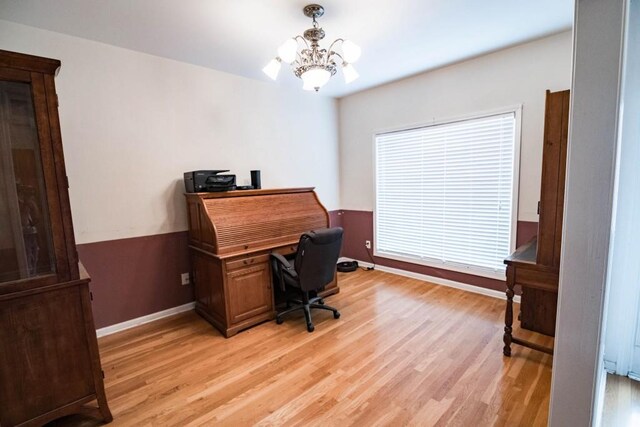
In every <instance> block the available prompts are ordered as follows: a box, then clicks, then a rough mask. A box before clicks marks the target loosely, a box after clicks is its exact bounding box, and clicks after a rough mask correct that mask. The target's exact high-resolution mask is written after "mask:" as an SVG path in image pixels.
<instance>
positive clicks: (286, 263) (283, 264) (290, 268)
mask: <svg viewBox="0 0 640 427" xmlns="http://www.w3.org/2000/svg"><path fill="white" fill-rule="evenodd" d="M271 258H273V259H274V260H276V261H277V262H278V264H279V265H280V268H284V270H285V271H286V272H287V274H289V275H291V276H293V277H298V273H296V270H295V269H294V268H293V266H292V265H291V264H290V263H289V260H287V259H286V258H285V257H284V256H282V255H280V254H278V253H272V254H271Z"/></svg>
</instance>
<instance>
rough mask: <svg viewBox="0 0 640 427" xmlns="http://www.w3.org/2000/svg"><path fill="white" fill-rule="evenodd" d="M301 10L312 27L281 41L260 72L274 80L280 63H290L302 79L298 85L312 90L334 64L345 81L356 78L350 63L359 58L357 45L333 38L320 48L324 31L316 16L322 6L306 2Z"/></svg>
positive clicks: (324, 81)
mask: <svg viewBox="0 0 640 427" xmlns="http://www.w3.org/2000/svg"><path fill="white" fill-rule="evenodd" d="M303 12H304V14H305V15H306V16H308V17H309V18H311V19H312V20H313V28H309V29H308V30H306V31H305V32H304V34H303V35H302V36H300V35H298V36H295V37H294V38H291V39H288V40H287V41H285V42H284V43H283V44H282V45H281V46H280V47H279V48H278V56H277V57H275V58H274V59H272V60H271V61H270V62H269V63H268V64H267V65H266V66H265V67H264V68H263V69H262V71H263V72H264V73H265V74H266V75H267V76H269V77H270V78H272V79H273V80H276V79H277V78H278V74H279V72H280V68H281V67H282V63H283V62H285V63H287V64H291V68H292V69H293V73H294V74H295V76H296V77H299V78H300V79H302V83H303V85H302V88H303V89H304V90H315V91H316V92H317V91H318V90H319V89H320V88H321V87H322V86H324V85H325V84H327V82H328V81H329V80H330V79H331V76H333V75H334V74H336V71H337V68H338V66H341V67H342V73H343V74H344V80H345V82H346V83H351V82H352V81H354V80H355V79H357V78H358V77H359V74H358V72H357V71H356V69H355V68H354V67H353V63H354V62H356V61H357V60H358V59H359V58H360V54H361V50H360V47H358V46H357V45H356V44H355V43H353V42H352V41H350V40H344V39H336V40H335V41H334V42H333V43H331V45H330V46H329V48H328V49H322V48H321V47H320V43H319V42H320V40H322V39H324V36H325V34H324V30H323V29H322V28H320V26H319V25H318V22H317V21H316V18H319V17H321V16H322V15H324V8H323V7H322V6H320V5H317V4H310V5H308V6H305V8H304V9H303Z"/></svg>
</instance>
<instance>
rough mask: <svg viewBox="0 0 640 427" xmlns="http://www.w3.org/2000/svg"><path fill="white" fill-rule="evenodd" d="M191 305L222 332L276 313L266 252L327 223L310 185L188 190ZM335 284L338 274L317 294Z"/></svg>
mask: <svg viewBox="0 0 640 427" xmlns="http://www.w3.org/2000/svg"><path fill="white" fill-rule="evenodd" d="M186 198H187V212H188V218H189V248H190V253H191V275H192V278H193V282H194V285H195V293H196V312H197V313H199V314H200V315H201V316H202V317H204V318H205V319H206V320H208V321H209V322H210V323H211V324H212V325H213V326H215V327H216V328H218V329H219V330H220V331H221V332H222V333H223V334H224V335H225V336H226V337H230V336H232V335H235V334H236V333H238V332H239V331H241V330H243V329H246V328H249V327H251V326H253V325H256V324H258V323H260V322H264V321H265V320H270V319H274V318H275V303H276V301H275V297H274V288H273V285H272V271H271V262H270V256H269V255H270V253H272V252H277V253H280V254H282V255H285V256H286V255H291V254H294V253H295V252H296V248H297V244H298V240H299V239H300V236H301V235H302V233H304V232H307V231H310V230H314V229H319V228H326V227H328V226H329V213H328V212H327V210H326V209H325V208H324V207H323V206H322V204H321V203H320V202H319V201H318V198H317V196H316V194H315V192H314V191H313V188H289V189H276V190H243V191H229V192H224V193H193V194H187V195H186ZM338 291H339V289H338V285H337V281H336V279H335V278H334V280H333V282H332V283H331V284H330V285H328V286H326V287H325V289H324V291H322V292H321V293H320V295H321V296H328V295H331V294H334V293H337V292H338Z"/></svg>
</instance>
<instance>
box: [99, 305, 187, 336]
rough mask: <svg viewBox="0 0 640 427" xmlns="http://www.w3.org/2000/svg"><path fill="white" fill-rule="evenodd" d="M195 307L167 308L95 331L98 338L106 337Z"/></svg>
mask: <svg viewBox="0 0 640 427" xmlns="http://www.w3.org/2000/svg"><path fill="white" fill-rule="evenodd" d="M195 306H196V303H195V302H190V303H187V304H183V305H179V306H177V307H172V308H168V309H166V310H162V311H158V312H157V313H151V314H147V315H146V316H142V317H137V318H135V319H131V320H127V321H126V322H122V323H117V324H115V325H111V326H107V327H104V328H100V329H98V330H96V334H97V335H98V338H100V337H104V336H106V335H111V334H115V333H116V332H121V331H124V330H127V329H131V328H134V327H136V326H140V325H144V324H145V323H149V322H153V321H154V320H159V319H163V318H165V317H169V316H173V315H175V314H178V313H183V312H185V311H189V310H193V309H194V308H195Z"/></svg>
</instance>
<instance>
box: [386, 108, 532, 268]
mask: <svg viewBox="0 0 640 427" xmlns="http://www.w3.org/2000/svg"><path fill="white" fill-rule="evenodd" d="M519 115H520V110H519V108H518V109H516V110H514V109H512V110H510V111H509V112H506V113H500V114H492V115H487V116H483V117H475V118H472V119H466V120H458V121H452V122H447V123H441V124H436V125H431V126H425V127H419V128H413V129H405V130H400V131H394V132H389V133H382V134H378V135H376V136H375V161H376V167H375V169H376V212H375V237H376V238H375V244H376V246H375V253H376V255H378V256H381V257H386V258H393V259H398V260H402V261H409V262H414V263H420V264H426V265H431V266H436V267H442V268H446V269H450V270H455V271H462V272H466V273H470V274H476V275H482V276H487V277H494V278H502V279H503V278H504V272H505V265H504V263H503V260H504V258H505V257H507V256H508V255H509V253H510V251H511V250H512V247H513V245H512V243H513V237H514V234H515V233H514V229H513V228H514V227H513V225H514V219H515V217H516V215H515V206H514V200H515V199H516V198H515V197H514V188H515V187H516V184H517V183H516V178H517V165H518V162H517V160H518V159H517V157H518V152H519V149H518V148H519Z"/></svg>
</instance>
